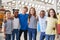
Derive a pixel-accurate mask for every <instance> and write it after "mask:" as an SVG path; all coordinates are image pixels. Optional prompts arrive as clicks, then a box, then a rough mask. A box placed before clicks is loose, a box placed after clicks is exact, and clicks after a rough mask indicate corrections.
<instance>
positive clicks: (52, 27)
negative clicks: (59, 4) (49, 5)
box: [46, 9, 57, 40]
mask: <svg viewBox="0 0 60 40" xmlns="http://www.w3.org/2000/svg"><path fill="white" fill-rule="evenodd" d="M56 25H57V16H56V12H55V10H54V9H50V10H49V12H48V17H47V28H46V40H55V34H56Z"/></svg>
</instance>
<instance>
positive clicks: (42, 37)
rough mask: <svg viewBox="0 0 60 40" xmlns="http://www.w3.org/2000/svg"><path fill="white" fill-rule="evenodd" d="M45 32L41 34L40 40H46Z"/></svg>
mask: <svg viewBox="0 0 60 40" xmlns="http://www.w3.org/2000/svg"><path fill="white" fill-rule="evenodd" d="M45 36H46V35H45V32H41V34H40V40H44V39H45Z"/></svg>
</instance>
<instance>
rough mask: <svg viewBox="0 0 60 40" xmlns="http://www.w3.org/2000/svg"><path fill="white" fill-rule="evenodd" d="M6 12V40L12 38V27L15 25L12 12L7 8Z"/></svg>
mask: <svg viewBox="0 0 60 40" xmlns="http://www.w3.org/2000/svg"><path fill="white" fill-rule="evenodd" d="M6 14H7V16H6V19H4V35H5V40H11V34H12V27H13V25H12V24H13V22H12V19H11V12H10V11H9V10H7V12H6Z"/></svg>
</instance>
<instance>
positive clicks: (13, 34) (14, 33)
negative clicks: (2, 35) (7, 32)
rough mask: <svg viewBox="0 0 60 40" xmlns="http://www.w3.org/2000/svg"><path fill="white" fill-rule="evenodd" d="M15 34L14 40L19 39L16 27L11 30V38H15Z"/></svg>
mask: <svg viewBox="0 0 60 40" xmlns="http://www.w3.org/2000/svg"><path fill="white" fill-rule="evenodd" d="M15 35H16V40H19V31H18V29H14V30H13V31H12V40H14V39H15Z"/></svg>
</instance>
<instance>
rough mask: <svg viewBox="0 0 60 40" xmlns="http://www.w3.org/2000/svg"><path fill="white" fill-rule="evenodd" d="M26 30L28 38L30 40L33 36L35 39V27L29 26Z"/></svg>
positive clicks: (34, 39)
mask: <svg viewBox="0 0 60 40" xmlns="http://www.w3.org/2000/svg"><path fill="white" fill-rule="evenodd" d="M28 32H29V40H32V38H33V40H36V36H37V29H32V28H29V29H28Z"/></svg>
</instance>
